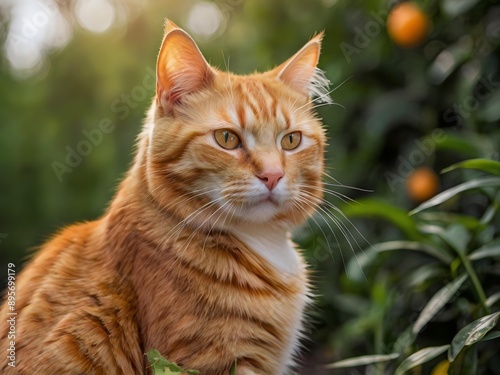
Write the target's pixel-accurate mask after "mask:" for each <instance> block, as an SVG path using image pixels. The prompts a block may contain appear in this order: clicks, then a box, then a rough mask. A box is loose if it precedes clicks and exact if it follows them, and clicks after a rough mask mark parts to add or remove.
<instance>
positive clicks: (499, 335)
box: [481, 331, 500, 341]
mask: <svg viewBox="0 0 500 375" xmlns="http://www.w3.org/2000/svg"><path fill="white" fill-rule="evenodd" d="M498 338H500V331H493V332H489V333H488V334H487V335H486V336H484V337H483V339H482V340H481V341H488V340H495V339H498Z"/></svg>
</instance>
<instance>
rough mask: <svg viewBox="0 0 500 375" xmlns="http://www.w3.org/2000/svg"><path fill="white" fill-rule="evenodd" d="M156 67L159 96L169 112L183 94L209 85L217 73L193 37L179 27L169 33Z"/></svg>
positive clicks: (157, 93)
mask: <svg viewBox="0 0 500 375" xmlns="http://www.w3.org/2000/svg"><path fill="white" fill-rule="evenodd" d="M156 69H157V71H156V75H157V82H156V95H157V100H158V101H159V104H161V106H162V107H163V109H164V110H165V111H166V112H168V111H170V110H171V109H172V106H173V105H174V104H176V103H177V102H179V101H181V100H182V97H183V96H185V95H187V94H191V93H193V92H195V91H197V90H199V89H201V88H202V87H204V86H206V85H207V84H208V83H209V81H210V80H211V78H212V77H213V75H214V74H215V73H214V71H213V69H212V68H211V67H210V66H209V65H208V63H207V62H206V60H205V58H204V57H203V55H202V54H201V52H200V50H199V49H198V46H197V45H196V43H195V42H194V41H193V39H191V37H190V36H189V35H188V34H186V32H184V31H183V30H181V29H179V28H174V29H173V30H171V31H169V32H168V34H167V35H166V36H165V38H164V40H163V44H162V47H161V50H160V54H159V56H158V62H157V68H156Z"/></svg>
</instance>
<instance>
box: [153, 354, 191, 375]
mask: <svg viewBox="0 0 500 375" xmlns="http://www.w3.org/2000/svg"><path fill="white" fill-rule="evenodd" d="M147 356H148V360H149V363H150V365H151V367H152V368H153V374H154V375H172V374H186V373H187V374H188V375H196V374H199V373H200V372H199V371H198V370H185V369H183V368H182V367H180V366H179V365H177V364H176V363H174V362H170V361H169V360H168V359H166V358H164V357H163V356H162V355H161V354H160V352H159V351H158V350H155V349H151V350H150V351H149V352H148V354H147Z"/></svg>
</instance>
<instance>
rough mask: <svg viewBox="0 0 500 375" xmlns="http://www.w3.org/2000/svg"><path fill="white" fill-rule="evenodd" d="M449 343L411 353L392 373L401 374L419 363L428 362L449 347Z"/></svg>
mask: <svg viewBox="0 0 500 375" xmlns="http://www.w3.org/2000/svg"><path fill="white" fill-rule="evenodd" d="M449 347H450V345H443V346H433V347H430V348H424V349H421V350H419V351H418V352H416V353H413V354H412V355H410V356H409V357H408V358H406V359H405V360H404V361H403V362H401V364H400V365H399V367H398V368H397V369H396V371H395V372H394V375H403V374H404V373H405V372H406V371H408V370H411V369H412V368H414V367H416V366H418V365H421V364H423V363H426V362H429V361H430V360H432V359H434V358H436V357H437V356H439V355H441V354H443V353H444V352H445V351H447V350H448V349H449Z"/></svg>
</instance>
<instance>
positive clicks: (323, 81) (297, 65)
mask: <svg viewBox="0 0 500 375" xmlns="http://www.w3.org/2000/svg"><path fill="white" fill-rule="evenodd" d="M323 35H324V34H323V32H321V33H319V34H318V35H316V36H315V37H313V38H312V39H311V40H310V41H309V42H307V43H306V44H305V45H304V47H302V48H301V49H300V50H299V51H298V52H297V53H296V54H295V55H293V56H292V57H291V58H289V59H288V60H287V61H285V62H284V63H283V64H281V65H280V66H278V67H277V68H275V69H274V70H273V72H274V73H275V74H276V76H277V78H278V79H279V80H281V81H283V82H284V83H285V84H287V85H288V86H290V87H291V88H292V89H294V90H295V91H298V92H300V93H302V94H304V95H307V96H309V97H315V98H318V100H317V101H322V102H328V103H329V102H331V98H330V96H329V95H328V87H329V84H330V82H329V81H328V79H327V78H326V77H325V75H324V73H323V71H321V70H320V69H318V68H317V65H318V61H319V55H320V51H321V41H322V39H323Z"/></svg>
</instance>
